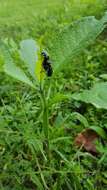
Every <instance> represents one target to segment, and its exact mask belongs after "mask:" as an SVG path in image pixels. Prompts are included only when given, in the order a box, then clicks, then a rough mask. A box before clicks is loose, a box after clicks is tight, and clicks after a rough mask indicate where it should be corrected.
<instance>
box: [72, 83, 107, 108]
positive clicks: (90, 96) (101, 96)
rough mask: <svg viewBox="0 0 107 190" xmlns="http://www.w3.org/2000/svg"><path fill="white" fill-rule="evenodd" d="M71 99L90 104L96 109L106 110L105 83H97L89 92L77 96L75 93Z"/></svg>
mask: <svg viewBox="0 0 107 190" xmlns="http://www.w3.org/2000/svg"><path fill="white" fill-rule="evenodd" d="M72 98H74V99H75V100H79V101H82V102H86V103H91V104H93V105H94V106H95V107H96V108H103V109H107V82H101V83H97V84H95V85H94V87H93V88H92V89H91V90H84V91H83V92H81V93H78V94H77V93H75V94H73V95H72Z"/></svg>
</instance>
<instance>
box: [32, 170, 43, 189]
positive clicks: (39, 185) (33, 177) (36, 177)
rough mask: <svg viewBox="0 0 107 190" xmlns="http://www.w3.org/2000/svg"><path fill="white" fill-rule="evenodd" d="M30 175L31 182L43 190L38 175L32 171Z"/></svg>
mask: <svg viewBox="0 0 107 190" xmlns="http://www.w3.org/2000/svg"><path fill="white" fill-rule="evenodd" d="M30 177H31V180H32V182H33V183H34V184H35V185H36V186H37V187H38V189H40V190H44V187H43V185H42V183H41V181H40V180H39V177H38V176H37V175H36V174H34V173H33V172H32V173H30Z"/></svg>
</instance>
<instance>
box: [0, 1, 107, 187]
mask: <svg viewBox="0 0 107 190" xmlns="http://www.w3.org/2000/svg"><path fill="white" fill-rule="evenodd" d="M105 10H107V1H106V0H102V1H100V0H95V1H93V0H66V1H64V0H57V1H56V0H54V2H52V1H51V0H50V1H49V0H46V1H44V0H30V1H29V0H23V1H22V0H18V1H17V0H9V1H8V0H5V1H4V0H1V1H0V36H1V37H2V38H4V39H5V38H9V39H10V38H11V39H14V40H15V42H16V43H17V44H19V41H20V40H21V39H25V38H29V37H33V38H34V39H36V40H39V39H40V38H41V40H42V42H43V44H44V47H48V44H49V43H50V38H51V36H52V35H54V34H55V33H56V32H57V31H60V30H61V29H62V27H63V26H66V25H67V24H69V23H71V22H73V21H74V20H77V19H79V18H81V17H82V16H89V15H94V16H95V17H96V18H101V16H102V15H103V14H104V11H105ZM106 35H107V29H105V31H104V32H103V34H102V35H100V36H99V37H98V39H97V40H96V41H95V42H94V43H93V44H92V45H91V46H90V47H88V48H87V49H85V50H84V52H83V53H82V55H80V56H78V57H77V58H75V59H74V60H73V61H72V64H68V65H67V66H66V65H65V66H64V67H63V69H62V72H58V73H57V76H56V80H54V81H52V82H51V88H52V92H53V93H52V96H51V100H50V102H49V105H50V107H49V118H50V125H51V127H50V144H51V152H52V155H51V161H50V163H47V155H46V152H45V151H44V148H43V146H44V144H43V134H42V132H41V125H42V119H41V112H42V110H41V106H40V101H39V97H38V94H37V93H35V90H31V88H29V87H27V86H25V85H22V84H20V82H16V81H15V80H14V79H12V78H9V77H8V76H6V75H4V73H2V72H1V73H0V190H10V189H11V190H32V189H38V190H39V189H40V190H41V189H53V190H60V189H61V190H63V189H68V190H69V189H71V190H106V189H107V174H106V171H107V158H106V155H107V149H106V146H107V142H106V140H105V139H104V140H103V144H102V142H100V143H99V144H98V149H99V152H100V154H99V155H98V156H97V157H94V156H92V155H91V154H89V153H87V152H83V151H81V150H78V149H76V147H75V146H74V138H75V136H76V135H77V133H78V132H81V130H83V129H84V127H86V126H87V123H88V126H90V125H92V126H100V127H101V128H102V129H105V131H106V129H107V113H106V111H105V110H102V109H96V108H94V107H93V106H92V105H90V104H88V105H86V104H85V103H81V102H78V101H76V100H72V99H69V98H66V96H63V94H65V95H67V97H68V96H69V95H71V94H72V93H74V92H80V91H82V90H83V89H86V90H87V89H89V88H90V87H92V86H93V85H94V84H95V83H96V82H102V81H105V79H102V78H100V75H101V74H106V72H107V69H106V68H107V63H106V60H107V41H106ZM7 40H8V39H7ZM9 43H10V42H9ZM10 46H11V51H12V48H13V49H14V48H15V44H13V43H12V41H11V43H10ZM14 59H15V62H16V63H19V57H18V55H17V53H14ZM0 63H1V64H0V67H1V65H2V56H0ZM0 70H1V68H0ZM47 87H48V84H47ZM60 92H61V93H62V96H61V95H60ZM56 94H57V96H55V95H56ZM59 100H62V101H61V102H60V103H59ZM55 103H57V104H56V105H55ZM73 112H77V113H79V114H81V117H80V115H78V114H76V116H75V117H74V116H72V113H73ZM47 186H48V187H47Z"/></svg>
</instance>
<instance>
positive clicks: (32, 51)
mask: <svg viewBox="0 0 107 190" xmlns="http://www.w3.org/2000/svg"><path fill="white" fill-rule="evenodd" d="M38 51H39V47H38V45H37V44H36V42H35V41H34V40H33V39H27V40H23V41H22V42H21V43H20V56H21V58H22V60H23V61H24V62H25V63H26V65H27V68H28V70H29V72H30V74H31V75H32V77H33V78H35V66H36V62H37V60H38Z"/></svg>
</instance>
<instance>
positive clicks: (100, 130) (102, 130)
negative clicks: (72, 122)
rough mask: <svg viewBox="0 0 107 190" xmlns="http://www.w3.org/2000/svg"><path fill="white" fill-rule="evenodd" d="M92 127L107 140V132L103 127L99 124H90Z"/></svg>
mask: <svg viewBox="0 0 107 190" xmlns="http://www.w3.org/2000/svg"><path fill="white" fill-rule="evenodd" d="M90 129H92V130H94V131H95V132H96V133H97V134H98V135H99V136H100V137H102V138H103V139H106V140H107V134H106V132H105V131H104V129H102V128H101V127H98V126H90Z"/></svg>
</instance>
